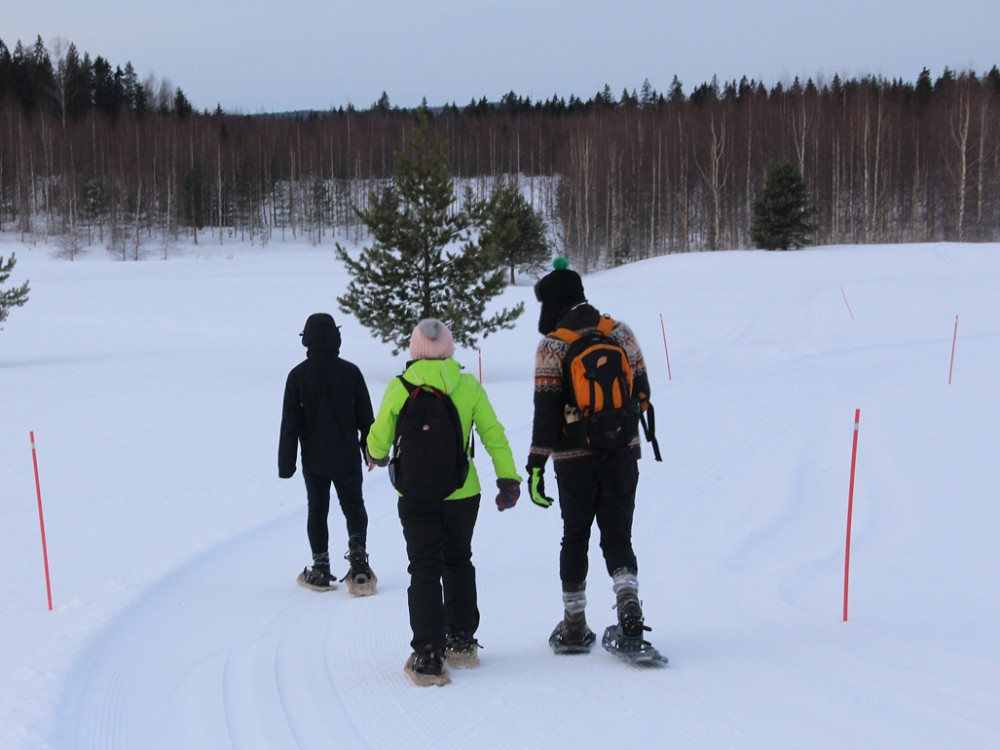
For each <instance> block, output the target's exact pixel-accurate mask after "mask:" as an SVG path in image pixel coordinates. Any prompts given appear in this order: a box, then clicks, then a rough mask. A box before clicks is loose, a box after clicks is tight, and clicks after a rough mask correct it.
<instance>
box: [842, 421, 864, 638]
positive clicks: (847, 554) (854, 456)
mask: <svg viewBox="0 0 1000 750" xmlns="http://www.w3.org/2000/svg"><path fill="white" fill-rule="evenodd" d="M860 421H861V409H855V411H854V447H853V448H852V449H851V484H850V489H849V490H848V493H847V544H846V548H845V551H844V622H847V590H848V584H849V582H850V579H851V522H852V519H853V516H854V469H855V466H856V465H857V461H858V424H859V423H860Z"/></svg>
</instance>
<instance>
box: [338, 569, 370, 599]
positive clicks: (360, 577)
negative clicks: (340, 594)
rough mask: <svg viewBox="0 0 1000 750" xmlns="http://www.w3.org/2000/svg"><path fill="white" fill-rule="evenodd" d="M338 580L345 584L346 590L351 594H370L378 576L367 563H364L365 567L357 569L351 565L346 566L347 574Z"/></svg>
mask: <svg viewBox="0 0 1000 750" xmlns="http://www.w3.org/2000/svg"><path fill="white" fill-rule="evenodd" d="M340 580H341V582H342V583H346V584H347V590H348V591H349V592H350V594H351V596H371V595H372V594H374V593H375V584H377V583H378V576H376V575H375V571H373V570H372V569H371V568H370V567H368V565H365V569H364V570H359V571H355V569H354V568H353V567H350V568H348V569H347V575H345V576H344V577H343V578H341V579H340Z"/></svg>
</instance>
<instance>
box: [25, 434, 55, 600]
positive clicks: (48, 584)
mask: <svg viewBox="0 0 1000 750" xmlns="http://www.w3.org/2000/svg"><path fill="white" fill-rule="evenodd" d="M29 434H30V435H31V463H32V464H33V465H34V467H35V494H36V495H37V496H38V523H39V525H40V526H41V529H42V559H43V560H44V561H45V592H46V594H48V597H49V610H51V609H52V580H51V579H50V578H49V550H48V546H47V545H46V543H45V514H44V513H43V512H42V485H41V483H40V482H39V481H38V456H37V454H36V453H35V431H34V430H32V431H31V432H30V433H29Z"/></svg>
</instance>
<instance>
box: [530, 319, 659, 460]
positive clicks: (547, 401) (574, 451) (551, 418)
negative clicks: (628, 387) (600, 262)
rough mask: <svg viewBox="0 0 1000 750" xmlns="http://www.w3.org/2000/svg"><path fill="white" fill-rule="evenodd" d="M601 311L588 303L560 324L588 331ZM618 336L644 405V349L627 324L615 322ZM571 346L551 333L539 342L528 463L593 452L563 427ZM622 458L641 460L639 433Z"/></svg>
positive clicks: (581, 456) (634, 392) (615, 336)
mask: <svg viewBox="0 0 1000 750" xmlns="http://www.w3.org/2000/svg"><path fill="white" fill-rule="evenodd" d="M600 317H601V314H600V313H599V312H598V311H597V310H596V309H595V308H594V307H592V306H591V305H588V304H586V303H583V304H580V305H577V306H576V307H574V308H572V309H571V310H569V311H567V312H565V313H563V315H562V317H560V319H559V327H561V328H570V329H572V330H574V331H585V330H587V329H590V328H594V327H596V326H597V323H598V321H599V320H600ZM611 337H612V338H613V339H615V340H616V341H617V342H618V344H619V345H621V347H622V349H624V350H625V354H626V356H628V360H629V364H630V365H631V366H632V375H633V385H632V395H633V397H637V398H639V400H640V402H641V403H642V404H643V408H645V404H646V403H648V401H649V377H648V375H647V374H646V362H645V360H644V359H643V357H642V350H641V349H640V348H639V342H638V341H637V340H636V337H635V334H634V333H633V332H632V329H631V328H629V327H628V326H627V325H626V324H625V323H622V322H620V321H616V322H615V326H614V328H613V329H612V330H611ZM568 349H569V345H568V344H567V343H566V342H564V341H561V340H560V339H557V338H555V337H553V336H551V335H549V336H546V337H545V338H543V339H542V340H541V342H539V344H538V350H537V351H536V353H535V415H534V422H533V425H532V430H531V450H530V451H529V453H528V466H529V467H531V466H544V465H545V462H546V460H547V459H548V458H549V457H550V456H551V457H552V460H553V461H554V462H556V463H561V462H563V461H572V460H580V459H586V458H590V457H592V456H593V455H594V453H593V452H592V451H590V450H588V449H586V448H582V447H580V446H578V445H577V444H575V443H573V442H571V441H570V439H569V438H568V437H567V436H566V433H565V430H564V429H563V428H564V427H565V424H566V421H565V419H566V417H565V408H566V404H567V399H566V392H565V389H564V383H563V360H564V359H565V358H566V352H567V350H568ZM618 453H619V454H621V457H622V458H628V459H638V458H639V456H640V448H639V436H638V435H636V437H635V438H633V440H632V442H631V443H629V445H628V446H627V447H626V448H623V449H621V450H620V451H618Z"/></svg>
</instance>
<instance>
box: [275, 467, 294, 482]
mask: <svg viewBox="0 0 1000 750" xmlns="http://www.w3.org/2000/svg"><path fill="white" fill-rule="evenodd" d="M293 476H295V467H294V466H293V467H292V468H288V467H287V466H279V467H278V478H279V479H291V478H292V477H293Z"/></svg>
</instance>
